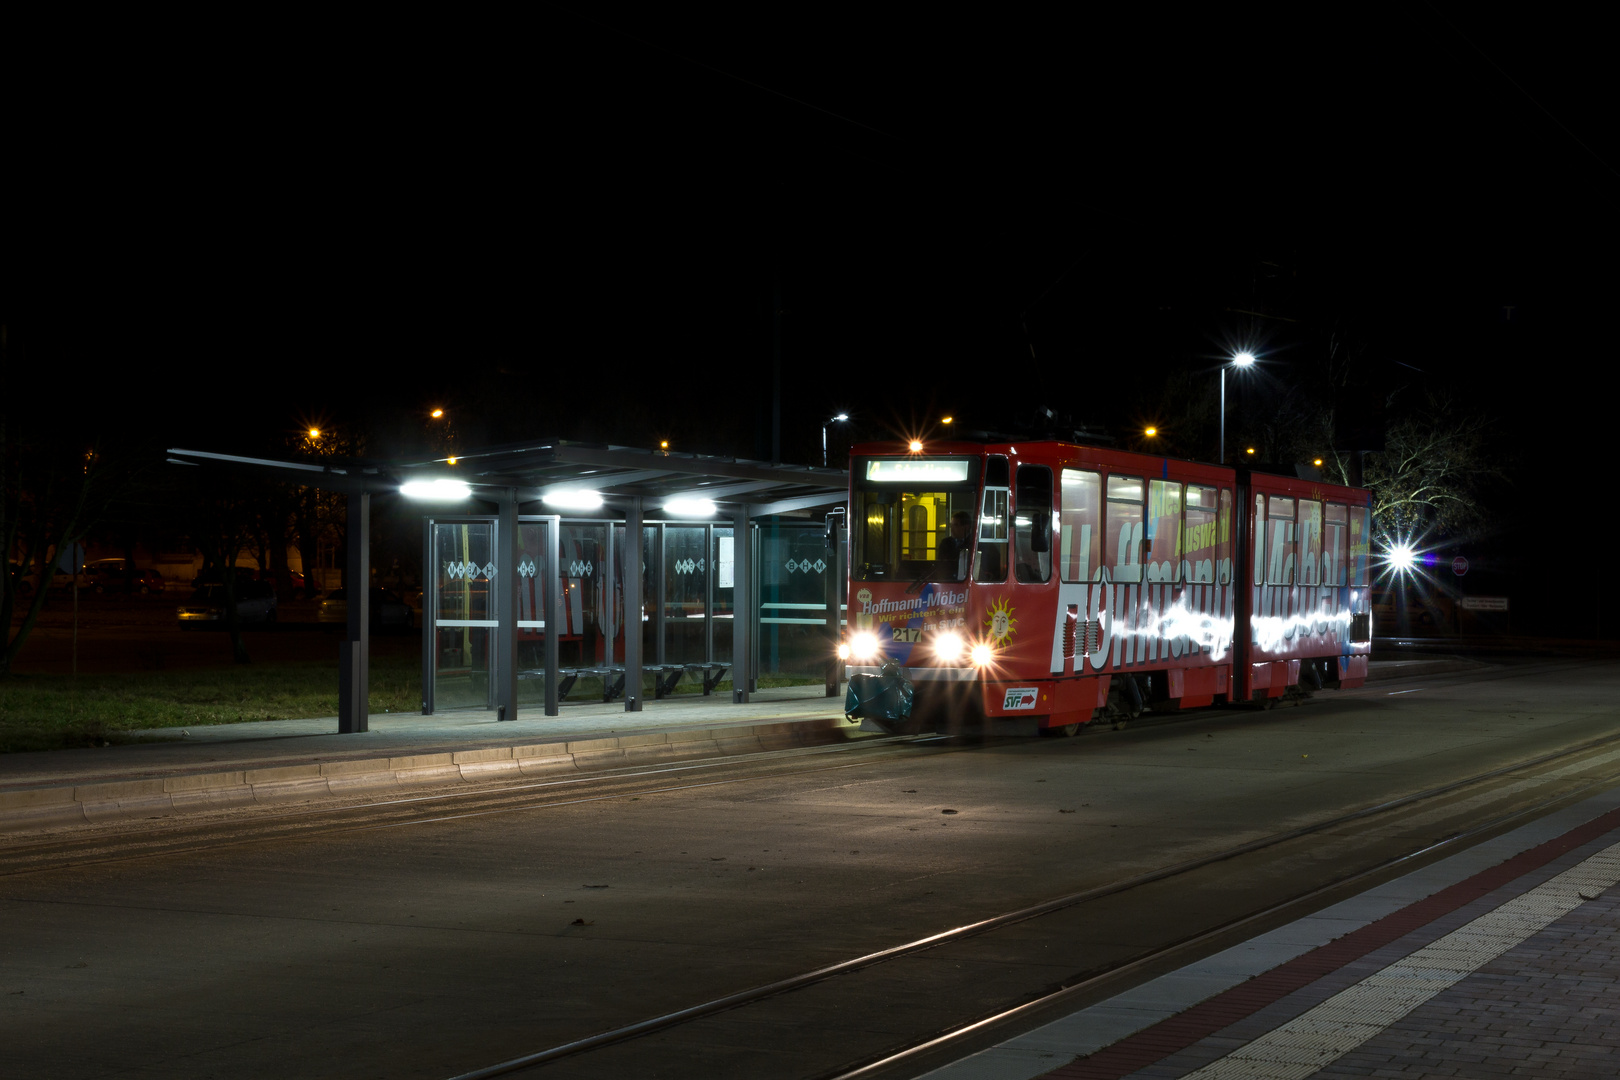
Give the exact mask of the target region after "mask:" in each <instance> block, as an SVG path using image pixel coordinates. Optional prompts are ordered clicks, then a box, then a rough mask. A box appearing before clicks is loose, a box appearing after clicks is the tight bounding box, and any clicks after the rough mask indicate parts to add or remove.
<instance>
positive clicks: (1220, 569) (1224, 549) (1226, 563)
mask: <svg viewBox="0 0 1620 1080" xmlns="http://www.w3.org/2000/svg"><path fill="white" fill-rule="evenodd" d="M1215 580H1216V582H1217V583H1218V584H1221V585H1230V584H1232V489H1231V488H1221V517H1220V531H1219V533H1218V534H1217V538H1216V541H1215Z"/></svg>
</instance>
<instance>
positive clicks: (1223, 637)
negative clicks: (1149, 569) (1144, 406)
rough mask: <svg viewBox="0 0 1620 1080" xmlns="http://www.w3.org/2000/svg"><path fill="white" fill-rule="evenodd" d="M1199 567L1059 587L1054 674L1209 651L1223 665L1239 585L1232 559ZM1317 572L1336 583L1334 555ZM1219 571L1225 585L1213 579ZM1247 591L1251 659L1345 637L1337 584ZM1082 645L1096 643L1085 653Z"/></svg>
mask: <svg viewBox="0 0 1620 1080" xmlns="http://www.w3.org/2000/svg"><path fill="white" fill-rule="evenodd" d="M1280 531H1281V530H1279V532H1280ZM1277 554H1278V555H1279V556H1280V559H1279V562H1280V563H1281V564H1282V565H1281V566H1280V567H1279V569H1280V570H1283V569H1285V568H1286V569H1287V570H1291V569H1292V568H1291V567H1289V566H1288V563H1289V561H1290V560H1289V557H1288V556H1287V555H1286V554H1284V553H1282V552H1278V553H1277ZM1150 565H1151V564H1150ZM1204 566H1207V568H1208V570H1207V573H1206V570H1205V569H1204V568H1203V567H1202V566H1201V567H1200V568H1198V569H1197V570H1195V571H1194V572H1193V573H1190V574H1188V575H1187V577H1186V580H1185V581H1184V582H1182V583H1176V582H1174V581H1170V580H1164V579H1163V578H1164V575H1163V571H1162V570H1161V571H1160V573H1159V574H1157V575H1154V574H1151V573H1150V575H1149V580H1148V581H1147V582H1145V583H1142V584H1138V583H1137V582H1135V581H1109V580H1107V578H1108V577H1109V568H1104V569H1103V570H1102V571H1101V572H1100V573H1099V574H1098V577H1099V578H1101V579H1103V580H1100V581H1096V582H1064V583H1062V584H1060V585H1059V587H1058V596H1057V612H1056V619H1055V620H1054V623H1053V627H1052V658H1051V659H1052V663H1051V671H1052V673H1053V674H1054V675H1061V674H1065V673H1072V674H1076V675H1079V674H1082V673H1084V672H1085V671H1087V670H1088V668H1089V669H1090V670H1092V671H1097V670H1099V669H1106V668H1110V667H1133V666H1136V665H1139V664H1144V663H1163V662H1167V661H1170V660H1180V659H1183V658H1185V657H1191V656H1196V655H1199V654H1204V655H1206V656H1208V658H1209V662H1211V663H1223V662H1225V661H1226V660H1227V658H1228V656H1229V654H1230V652H1231V647H1232V631H1233V626H1234V618H1235V610H1234V609H1235V607H1236V604H1235V601H1236V588H1237V587H1235V586H1233V585H1232V584H1231V583H1230V578H1231V566H1230V563H1229V562H1223V563H1220V564H1217V563H1215V562H1214V561H1213V560H1205V561H1204ZM1322 569H1323V572H1324V576H1325V577H1326V578H1327V580H1328V581H1329V582H1334V581H1336V580H1337V568H1336V567H1334V566H1333V565H1332V561H1331V560H1328V559H1324V560H1323V563H1322ZM1217 576H1219V577H1220V578H1222V579H1225V580H1226V582H1227V583H1226V584H1216V583H1215V581H1214V580H1211V579H1215V578H1216V577H1217ZM1155 577H1158V578H1160V580H1154V578H1155ZM1249 588H1250V601H1251V603H1250V612H1251V615H1250V624H1251V627H1252V629H1253V635H1254V645H1255V649H1256V654H1255V656H1256V659H1264V658H1267V657H1268V656H1274V657H1282V656H1286V655H1288V654H1290V653H1294V652H1296V651H1297V649H1296V646H1304V645H1306V644H1307V639H1314V640H1310V641H1309V644H1310V645H1311V646H1313V647H1318V646H1320V645H1322V644H1324V643H1325V641H1324V639H1327V638H1329V637H1330V636H1331V637H1333V638H1336V639H1337V643H1338V644H1341V645H1342V644H1345V643H1346V642H1347V641H1348V639H1349V632H1350V608H1349V607H1348V606H1347V605H1345V604H1343V603H1341V601H1342V600H1344V599H1345V597H1344V595H1343V593H1344V589H1343V587H1342V586H1339V585H1335V584H1323V585H1315V586H1311V585H1253V586H1249ZM1071 607H1072V608H1074V609H1075V611H1074V619H1075V630H1074V634H1075V637H1074V644H1073V646H1072V655H1073V659H1072V661H1070V660H1069V658H1068V657H1065V656H1064V648H1063V637H1064V631H1065V626H1064V623H1065V621H1066V620H1067V619H1068V618H1069V609H1070V608H1071ZM1088 627H1089V628H1090V633H1089V634H1088V633H1087V629H1088ZM1087 644H1090V645H1093V646H1094V648H1092V649H1090V650H1087V649H1086V648H1085V646H1086V645H1087ZM1071 664H1072V666H1071Z"/></svg>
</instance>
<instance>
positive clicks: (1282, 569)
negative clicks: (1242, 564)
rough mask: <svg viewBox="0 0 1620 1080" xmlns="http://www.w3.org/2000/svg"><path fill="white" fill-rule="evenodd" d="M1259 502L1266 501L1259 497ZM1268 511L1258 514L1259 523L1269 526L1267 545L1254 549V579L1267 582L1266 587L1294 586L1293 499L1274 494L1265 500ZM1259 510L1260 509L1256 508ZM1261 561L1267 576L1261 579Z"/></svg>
mask: <svg viewBox="0 0 1620 1080" xmlns="http://www.w3.org/2000/svg"><path fill="white" fill-rule="evenodd" d="M1255 499H1256V500H1260V499H1265V496H1263V495H1256V496H1255ZM1266 503H1267V505H1266V508H1265V510H1266V512H1265V514H1264V515H1259V514H1257V515H1256V516H1257V517H1259V518H1260V520H1262V521H1264V522H1265V523H1266V538H1265V543H1264V544H1260V545H1256V550H1255V553H1254V554H1255V567H1254V570H1255V580H1256V581H1264V582H1265V583H1266V584H1267V585H1292V584H1293V583H1294V500H1293V499H1290V498H1285V497H1283V496H1281V495H1273V496H1271V498H1269V499H1266ZM1255 509H1256V511H1258V510H1259V509H1260V507H1259V506H1256V507H1255ZM1261 560H1264V563H1265V575H1264V577H1262V576H1261V573H1260V569H1261Z"/></svg>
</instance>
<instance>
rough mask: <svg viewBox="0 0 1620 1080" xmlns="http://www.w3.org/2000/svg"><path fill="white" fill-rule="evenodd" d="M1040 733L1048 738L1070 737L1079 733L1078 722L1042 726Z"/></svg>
mask: <svg viewBox="0 0 1620 1080" xmlns="http://www.w3.org/2000/svg"><path fill="white" fill-rule="evenodd" d="M1041 734H1042V735H1044V736H1046V737H1047V738H1048V739H1072V738H1074V737H1075V736H1076V735H1078V734H1080V725H1079V724H1063V725H1061V726H1059V727H1043V728H1041Z"/></svg>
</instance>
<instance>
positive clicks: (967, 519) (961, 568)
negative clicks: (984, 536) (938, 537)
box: [939, 510, 973, 581]
mask: <svg viewBox="0 0 1620 1080" xmlns="http://www.w3.org/2000/svg"><path fill="white" fill-rule="evenodd" d="M972 527H973V518H972V516H971V515H969V514H968V512H967V511H966V510H958V511H957V512H956V513H954V514H952V515H951V526H950V535H948V536H946V537H945V539H944V540H942V541H941V542H940V545H939V561H940V563H941V564H943V565H942V566H941V567H940V571H941V574H942V575H943V577H944V580H946V581H966V580H967V573H968V552H969V551H970V550H971V548H972V547H973V543H972V541H971V540H970V539H969V535H970V534H969V532H968V530H969V529H971V528H972Z"/></svg>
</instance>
